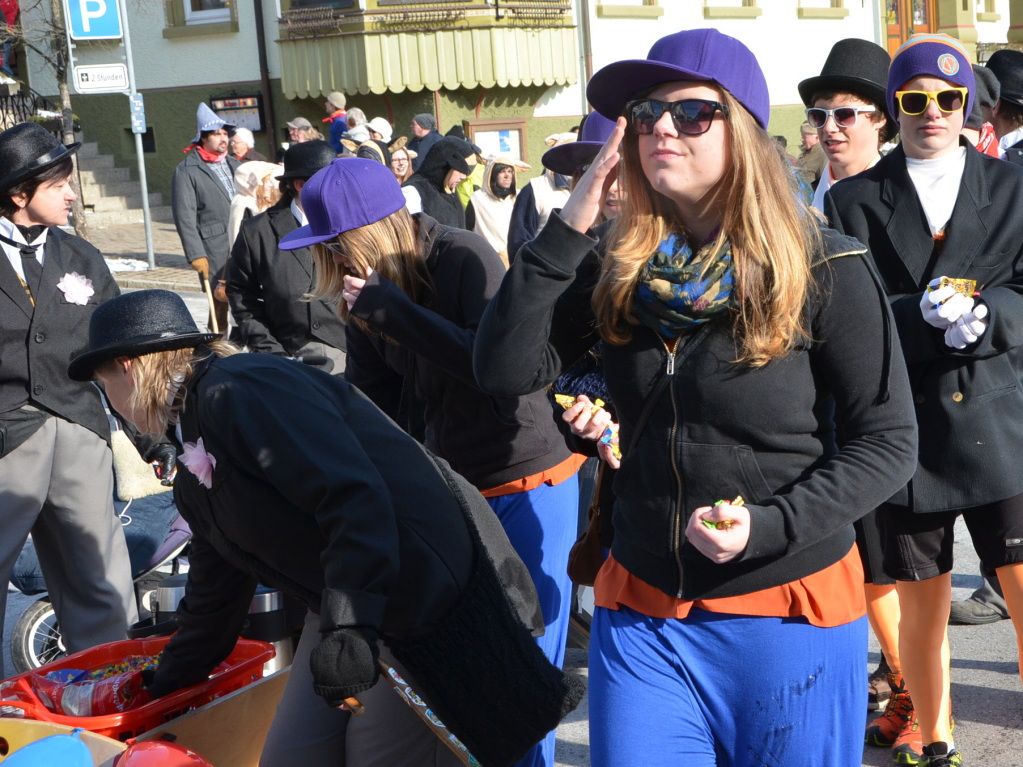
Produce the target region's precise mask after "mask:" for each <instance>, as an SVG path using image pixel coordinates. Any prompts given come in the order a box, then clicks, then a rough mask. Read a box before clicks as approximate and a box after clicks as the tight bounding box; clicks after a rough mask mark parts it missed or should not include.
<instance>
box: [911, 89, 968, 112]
mask: <svg viewBox="0 0 1023 767" xmlns="http://www.w3.org/2000/svg"><path fill="white" fill-rule="evenodd" d="M968 92H969V91H967V89H966V88H945V89H944V90H940V91H895V100H896V101H898V102H899V109H901V110H902V113H903V114H907V115H920V114H923V113H924V111H925V110H926V109H927V105H928V104H930V103H931V102H932V101H933V102H934V103H935V104H937V105H938V109H940V110H941V111H942V112H944V113H945V114H952V112H958V111H959V110H960V109H962V108H963V105H964V104H965V103H966V94H967V93H968Z"/></svg>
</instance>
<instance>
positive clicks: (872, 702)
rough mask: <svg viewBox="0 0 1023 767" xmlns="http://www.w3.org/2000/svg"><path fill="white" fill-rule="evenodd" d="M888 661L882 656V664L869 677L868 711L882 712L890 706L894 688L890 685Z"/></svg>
mask: <svg viewBox="0 0 1023 767" xmlns="http://www.w3.org/2000/svg"><path fill="white" fill-rule="evenodd" d="M889 673H891V669H890V668H888V661H887V659H886V658H885V657H884V654H883V653H882V655H881V662H880V663H879V664H878V666H877V668H876V669H875V670H874V673H873V674H871V675H870V676H869V677H867V711H880V710H881V709H883V708H884V707H885V706H887V705H888V699H889V698H890V697H892V688H891V685H889V684H888V674H889Z"/></svg>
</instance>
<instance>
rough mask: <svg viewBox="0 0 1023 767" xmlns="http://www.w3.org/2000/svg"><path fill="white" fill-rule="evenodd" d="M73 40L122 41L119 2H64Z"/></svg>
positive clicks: (115, 0)
mask: <svg viewBox="0 0 1023 767" xmlns="http://www.w3.org/2000/svg"><path fill="white" fill-rule="evenodd" d="M64 11H65V14H66V18H67V20H68V28H69V30H70V34H71V39H72V40H120V39H121V37H122V32H121V13H120V8H119V7H118V0H64Z"/></svg>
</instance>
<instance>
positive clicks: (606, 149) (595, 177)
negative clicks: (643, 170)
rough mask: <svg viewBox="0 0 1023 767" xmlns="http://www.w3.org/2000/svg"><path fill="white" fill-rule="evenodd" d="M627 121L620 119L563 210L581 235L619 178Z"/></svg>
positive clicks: (564, 219)
mask: <svg viewBox="0 0 1023 767" xmlns="http://www.w3.org/2000/svg"><path fill="white" fill-rule="evenodd" d="M625 125H626V123H625V118H624V117H619V118H618V124H617V125H616V126H615V129H614V130H613V131H612V132H611V135H610V136H609V137H608V139H607V141H605V142H604V146H603V147H602V148H601V150H600V152H599V153H598V154H597V156H596V158H595V159H594V160H593V162H592V163H590V167H589V168H587V170H586V172H585V173H584V174H583V176H582V178H580V179H579V183H577V184H576V185H575V189H573V190H572V195H571V196H570V197H569V198H568V202H566V203H565V207H563V208H562V209H561V219H562V221H564V222H565V223H566V224H568V225H569V226H570V227H572V228H573V229H575V230H576V231H578V232H587V231H589V229H590V227H592V226H593V224H594V222H596V220H597V217H598V216H599V215H600V211H601V208H603V207H604V200H605V199H606V198H607V192H608V189H610V188H611V185H612V184H613V183H614V182H615V180H616V179H617V178H618V161H619V160H620V159H621V157H620V156H619V154H618V147H619V145H620V144H621V143H622V138H623V137H624V136H625Z"/></svg>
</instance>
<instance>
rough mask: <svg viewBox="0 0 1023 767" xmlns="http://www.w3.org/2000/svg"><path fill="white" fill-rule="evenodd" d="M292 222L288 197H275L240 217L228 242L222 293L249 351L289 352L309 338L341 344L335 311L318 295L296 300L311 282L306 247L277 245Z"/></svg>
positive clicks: (341, 333) (341, 331) (310, 262)
mask: <svg viewBox="0 0 1023 767" xmlns="http://www.w3.org/2000/svg"><path fill="white" fill-rule="evenodd" d="M297 228H298V222H297V221H295V216H294V214H293V213H292V212H291V205H290V203H286V202H284V203H278V204H277V205H275V206H274V207H272V208H270V209H269V210H267V211H265V212H264V213H260V214H259V215H257V216H253V217H252V218H250V219H248V220H247V221H244V222H242V226H241V229H240V230H239V232H238V237H237V239H236V240H235V241H234V247H232V248H231V259H230V261H228V264H227V296H228V299H229V300H230V302H231V314H232V315H233V316H234V320H235V322H237V323H238V342H239V343H242V344H244V345H245V346H247V347H248V348H249V349H251V350H252V351H255V352H266V353H270V354H279V355H282V356H291V355H294V354H295V353H296V352H297V351H298V350H299V349H301V348H302V347H303V346H305V345H306V344H308V343H309V342H310V341H322V342H323V343H325V344H327V345H328V346H333V347H334V348H336V349H344V348H345V326H344V323H343V322H342V321H341V318H340V317H339V316H338V315H337V312H336V311H335V310H334V309H333V308H331V307H330V306H329V305H328V304H327V303H326V302H324V301H320V300H313V301H303V300H302V296H304V295H305V294H307V293H309V292H310V291H311V290H312V289H313V283H314V279H313V258H312V253H311V252H310V251H309V248H299V249H298V250H280V249H278V247H277V246H278V244H279V243H280V241H281V238H282V237H284V235H286V234H288V233H289V232H292V231H294V230H295V229H297Z"/></svg>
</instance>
